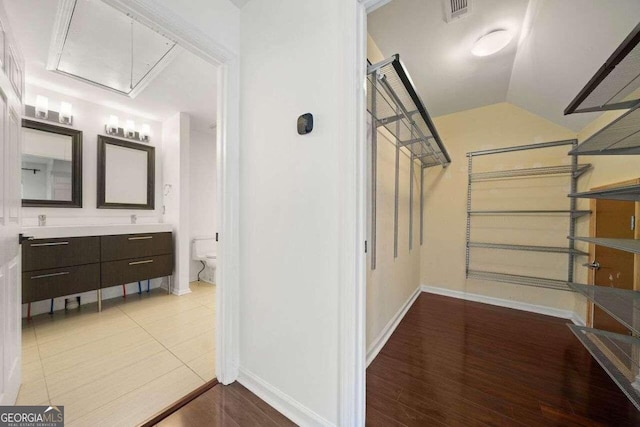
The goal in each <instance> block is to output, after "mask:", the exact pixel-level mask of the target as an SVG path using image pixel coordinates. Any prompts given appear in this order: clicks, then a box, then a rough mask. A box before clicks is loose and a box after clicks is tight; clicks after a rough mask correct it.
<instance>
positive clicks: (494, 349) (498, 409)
mask: <svg viewBox="0 0 640 427" xmlns="http://www.w3.org/2000/svg"><path fill="white" fill-rule="evenodd" d="M566 323H567V321H566V320H562V319H556V318H553V317H548V316H542V315H537V314H532V313H526V312H522V311H518V310H510V309H506V308H501V307H494V306H490V305H485V304H479V303H473V302H466V301H462V300H456V299H452V298H446V297H441V296H436V295H430V294H422V295H421V296H420V297H418V299H417V300H416V302H415V304H414V305H413V307H411V309H410V310H409V312H408V313H407V315H406V316H405V317H404V319H403V320H402V322H401V323H400V325H399V326H398V328H397V329H396V331H395V332H394V334H393V335H392V336H391V338H390V339H389V341H388V342H387V344H386V345H385V347H384V348H383V349H382V351H381V352H380V354H379V355H378V357H377V358H376V359H375V360H374V361H373V363H372V364H371V366H369V368H368V369H367V422H366V423H367V426H372V427H373V426H384V427H388V426H465V427H467V426H582V427H584V426H640V412H638V411H636V409H635V408H634V406H633V405H632V404H631V403H630V402H629V401H628V400H627V398H626V397H625V396H624V394H623V393H622V392H621V391H620V390H619V389H618V387H617V386H616V385H615V384H614V383H613V381H611V379H609V377H608V376H607V374H606V373H605V372H604V371H603V370H602V369H601V368H600V366H599V365H598V363H597V362H596V361H595V360H593V359H592V358H591V356H590V355H589V353H588V352H587V350H586V349H584V348H583V347H582V345H581V344H580V343H579V342H578V340H577V339H576V338H575V337H574V336H573V334H572V333H571V331H570V330H569V328H567V327H566ZM156 425H157V426H160V427H183V426H185V427H186V426H233V427H237V426H271V427H273V426H292V425H294V424H293V423H292V422H291V421H289V420H288V419H287V418H285V417H284V416H283V415H282V414H280V413H279V412H277V411H276V410H275V409H273V408H272V407H271V406H269V405H267V404H266V403H265V402H263V401H262V400H260V399H259V398H258V397H257V396H255V395H254V394H253V393H251V392H250V391H249V390H247V389H246V388H244V387H243V386H242V385H240V384H238V383H234V384H232V385H229V386H222V385H216V386H215V387H213V388H211V389H210V390H208V391H206V392H205V393H204V394H202V395H200V396H199V397H197V398H196V399H194V400H192V401H190V402H189V403H187V404H186V405H185V406H183V407H181V408H180V409H179V410H177V411H176V412H174V413H173V414H171V415H170V416H169V417H167V418H165V419H164V420H162V421H160V422H159V423H158V424H156Z"/></svg>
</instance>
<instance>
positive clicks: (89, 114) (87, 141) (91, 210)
mask: <svg viewBox="0 0 640 427" xmlns="http://www.w3.org/2000/svg"><path fill="white" fill-rule="evenodd" d="M37 95H44V96H46V97H48V98H49V108H50V109H51V110H56V111H57V110H59V106H60V102H63V101H65V102H70V103H71V104H72V105H73V126H72V128H74V129H78V130H81V131H82V132H83V135H82V208H22V224H23V225H25V226H34V225H38V215H40V214H45V215H47V225H82V224H129V223H130V222H131V218H130V216H131V214H136V215H137V216H138V222H139V223H155V222H159V221H160V219H161V206H162V191H161V189H162V167H161V164H160V161H159V159H160V151H161V147H160V142H161V140H162V125H161V123H159V122H155V121H150V120H147V119H145V118H142V117H137V116H133V115H130V114H126V113H122V112H119V111H117V110H114V109H110V108H107V107H104V106H102V105H98V104H94V103H92V102H88V101H85V100H83V99H78V98H74V97H70V96H66V95H64V94H61V93H58V92H54V91H51V90H47V89H44V88H41V87H36V86H30V85H27V87H26V104H28V105H35V99H36V96H37ZM111 114H115V115H117V116H118V117H119V118H120V122H121V123H124V121H125V120H127V119H131V120H134V121H135V122H136V124H137V125H138V126H139V125H141V124H143V123H147V124H149V126H150V127H151V142H150V143H149V144H150V145H152V146H155V147H156V208H155V209H154V210H134V209H98V208H97V207H96V205H97V182H96V181H97V176H98V135H105V129H104V125H105V123H107V120H108V119H109V116H110V115H111Z"/></svg>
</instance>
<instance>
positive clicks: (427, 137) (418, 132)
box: [367, 54, 451, 167]
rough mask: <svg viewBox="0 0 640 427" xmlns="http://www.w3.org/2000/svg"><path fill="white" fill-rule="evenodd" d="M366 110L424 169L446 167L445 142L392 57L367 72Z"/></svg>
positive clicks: (395, 59)
mask: <svg viewBox="0 0 640 427" xmlns="http://www.w3.org/2000/svg"><path fill="white" fill-rule="evenodd" d="M367 81H368V88H367V89H368V90H367V110H368V111H369V113H371V115H372V116H373V117H374V119H375V120H376V121H377V124H378V126H383V127H384V128H385V129H386V130H387V131H388V132H389V133H391V134H392V135H393V136H394V137H395V138H396V139H397V141H398V144H399V145H400V147H401V148H402V149H405V150H408V151H409V152H410V154H411V155H413V158H414V159H415V160H419V161H420V162H421V164H422V166H423V167H432V166H447V165H449V164H450V163H451V158H450V157H449V153H447V150H446V149H445V147H444V144H443V143H442V139H441V138H440V135H438V131H437V130H436V127H435V125H434V124H433V122H432V121H431V117H430V116H429V113H427V110H426V108H425V107H424V104H423V103H422V100H421V99H420V97H419V96H418V93H417V92H416V90H415V87H414V85H413V82H412V81H411V77H409V74H408V73H407V71H406V69H405V67H404V65H403V64H402V62H401V61H400V55H397V54H396V55H393V56H391V57H390V58H388V59H385V60H384V61H381V62H379V63H377V64H373V65H370V66H369V67H368V69H367Z"/></svg>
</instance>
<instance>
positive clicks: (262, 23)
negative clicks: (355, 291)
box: [239, 0, 364, 425]
mask: <svg viewBox="0 0 640 427" xmlns="http://www.w3.org/2000/svg"><path fill="white" fill-rule="evenodd" d="M355 7H356V2H355V1H353V0H352V1H344V0H324V1H322V2H318V1H311V0H279V1H268V0H252V1H250V2H249V3H247V5H246V6H245V7H244V8H243V9H242V12H241V27H242V32H241V52H242V58H241V59H242V61H241V75H240V94H241V96H240V116H241V123H242V126H241V131H240V132H241V134H240V135H241V138H240V206H241V214H240V219H239V228H240V230H241V234H240V266H241V269H240V282H241V289H240V296H239V304H240V322H241V325H240V347H239V353H240V366H239V370H240V376H241V378H244V379H245V380H246V379H248V378H250V379H251V381H252V383H253V384H254V385H255V384H260V387H261V388H262V390H269V392H270V396H271V397H273V396H276V395H277V396H278V398H279V399H280V402H283V401H286V402H287V403H286V406H287V407H288V408H289V409H290V408H291V407H292V406H295V407H297V408H298V409H301V410H302V411H303V412H304V413H305V414H306V415H307V416H308V417H311V418H312V419H313V420H314V421H313V424H316V425H318V424H325V425H336V424H338V418H339V417H338V401H339V396H340V390H341V389H340V385H341V381H342V380H343V378H341V372H340V369H339V356H340V355H339V353H340V348H341V345H340V334H341V332H342V331H340V330H339V329H340V328H339V325H340V322H339V318H340V317H341V315H342V313H341V312H340V310H339V308H340V302H341V300H340V295H341V292H342V291H343V289H341V287H342V286H344V287H355V277H356V272H355V262H354V263H353V264H351V263H350V262H349V257H350V256H353V257H354V258H355V255H354V254H351V253H350V252H349V251H348V250H345V248H349V250H350V249H351V247H352V245H355V241H356V235H355V233H354V234H353V235H351V234H349V235H346V234H344V233H342V230H345V229H348V228H349V227H348V226H345V223H346V222H349V221H352V220H353V219H354V218H355V215H354V217H353V218H350V217H347V214H346V213H347V212H351V209H352V207H351V206H347V205H348V204H349V203H353V205H354V206H355V205H356V200H355V197H354V198H350V199H349V200H346V201H345V199H344V195H345V194H350V193H351V190H352V189H353V187H351V186H349V185H350V184H351V185H352V184H353V182H354V181H355V179H354V178H353V176H354V175H355V171H354V169H353V165H352V164H351V163H350V162H351V161H352V160H353V156H354V153H355V151H356V150H355V148H354V147H355V146H356V143H357V141H356V138H355V137H354V138H350V137H349V135H351V134H352V132H354V129H355V126H356V123H355V121H354V120H353V119H350V117H353V115H354V114H355V108H353V111H352V110H351V109H350V108H351V106H352V104H353V102H354V100H355V99H356V96H355V95H356V93H357V91H356V90H355V88H354V86H355V81H356V73H355V67H353V68H351V65H350V64H351V63H352V62H354V58H356V49H355V46H354V42H353V41H351V42H350V41H349V40H350V39H349V34H350V33H349V31H351V30H352V29H353V27H354V24H353V20H351V19H350V18H351V16H352V15H350V14H353V13H354V10H355ZM353 31H354V32H355V29H353ZM352 82H353V86H352ZM351 94H352V95H351ZM307 112H311V113H313V114H314V117H315V129H314V130H313V132H312V133H311V134H308V135H305V136H300V135H298V134H297V131H296V120H297V118H298V116H299V115H300V114H303V113H307ZM353 209H354V210H355V208H353ZM363 241H364V239H363ZM358 249H362V250H363V249H364V248H363V247H362V246H361V247H359V248H358ZM353 250H354V251H355V250H356V249H355V247H354V249H353ZM343 263H344V264H343ZM345 264H348V265H345ZM346 271H349V272H352V273H353V275H352V277H353V279H352V281H351V282H349V283H343V279H344V277H345V272H346ZM354 326H355V325H347V326H346V327H345V329H346V328H347V327H354ZM350 373H351V372H349V373H343V374H344V375H348V374H350ZM242 381H243V380H242V379H241V382H242ZM306 419H307V422H306V424H309V425H310V424H312V422H311V421H309V418H306Z"/></svg>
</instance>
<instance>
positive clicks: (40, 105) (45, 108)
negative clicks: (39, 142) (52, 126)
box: [36, 95, 49, 119]
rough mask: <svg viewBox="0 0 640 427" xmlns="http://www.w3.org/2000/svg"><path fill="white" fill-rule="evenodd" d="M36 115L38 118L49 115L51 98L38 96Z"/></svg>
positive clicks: (44, 117)
mask: <svg viewBox="0 0 640 427" xmlns="http://www.w3.org/2000/svg"><path fill="white" fill-rule="evenodd" d="M36 117H37V118H38V119H46V118H48V117H49V99H47V97H46V96H42V95H38V96H37V97H36Z"/></svg>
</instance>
